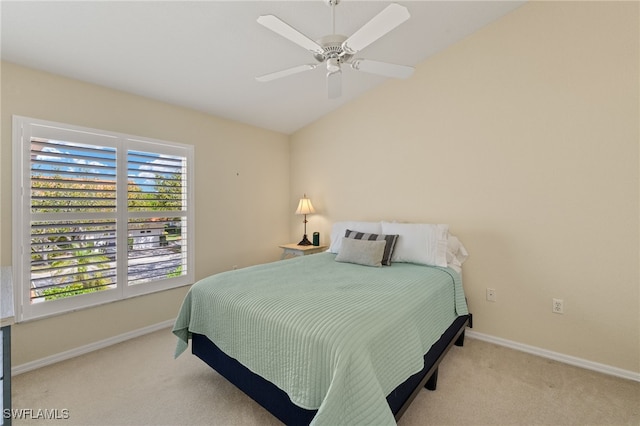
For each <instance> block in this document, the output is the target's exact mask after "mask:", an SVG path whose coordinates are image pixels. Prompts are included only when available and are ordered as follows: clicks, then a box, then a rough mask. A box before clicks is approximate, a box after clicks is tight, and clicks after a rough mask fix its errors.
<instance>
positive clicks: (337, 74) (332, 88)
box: [327, 70, 342, 99]
mask: <svg viewBox="0 0 640 426" xmlns="http://www.w3.org/2000/svg"><path fill="white" fill-rule="evenodd" d="M327 93H328V94H329V99H335V98H339V97H340V95H342V71H340V70H338V71H333V72H328V73H327Z"/></svg>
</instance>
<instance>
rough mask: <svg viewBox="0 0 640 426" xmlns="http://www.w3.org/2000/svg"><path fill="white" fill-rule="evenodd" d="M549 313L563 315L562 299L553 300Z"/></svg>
mask: <svg viewBox="0 0 640 426" xmlns="http://www.w3.org/2000/svg"><path fill="white" fill-rule="evenodd" d="M551 312H553V313H554V314H564V301H563V300H562V299H553V305H552V307H551Z"/></svg>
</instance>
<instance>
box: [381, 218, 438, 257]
mask: <svg viewBox="0 0 640 426" xmlns="http://www.w3.org/2000/svg"><path fill="white" fill-rule="evenodd" d="M382 233H383V234H398V235H399V237H398V242H397V243H396V248H395V250H394V251H393V256H391V261H392V262H407V263H418V264H421V265H430V266H442V267H446V266H447V240H448V236H449V225H444V224H429V223H396V222H382Z"/></svg>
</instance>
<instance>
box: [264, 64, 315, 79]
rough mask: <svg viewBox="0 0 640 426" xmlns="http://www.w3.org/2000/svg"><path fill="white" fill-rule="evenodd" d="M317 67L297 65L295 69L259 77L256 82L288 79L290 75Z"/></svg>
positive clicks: (313, 65)
mask: <svg viewBox="0 0 640 426" xmlns="http://www.w3.org/2000/svg"><path fill="white" fill-rule="evenodd" d="M317 66H318V65H317V64H304V65H297V66H295V67H291V68H287V69H284V70H281V71H276V72H272V73H269V74H264V75H261V76H258V77H256V80H258V81H262V82H265V81H271V80H275V79H277V78H282V77H286V76H288V75H293V74H298V73H299V72H303V71H308V70H312V69H315V68H316V67H317Z"/></svg>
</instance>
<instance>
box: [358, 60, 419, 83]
mask: <svg viewBox="0 0 640 426" xmlns="http://www.w3.org/2000/svg"><path fill="white" fill-rule="evenodd" d="M351 68H353V69H354V70H358V71H364V72H368V73H371V74H378V75H383V76H385V77H393V78H409V77H410V76H411V74H413V67H408V66H406V65H397V64H390V63H388V62H380V61H372V60H371V59H354V60H353V61H352V62H351Z"/></svg>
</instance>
